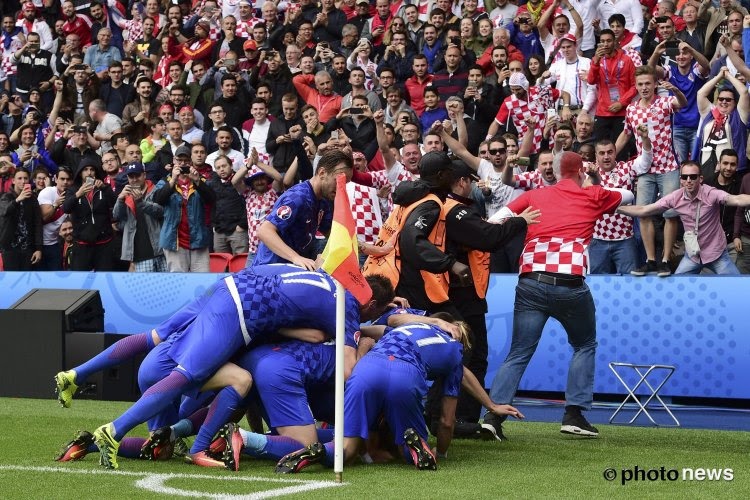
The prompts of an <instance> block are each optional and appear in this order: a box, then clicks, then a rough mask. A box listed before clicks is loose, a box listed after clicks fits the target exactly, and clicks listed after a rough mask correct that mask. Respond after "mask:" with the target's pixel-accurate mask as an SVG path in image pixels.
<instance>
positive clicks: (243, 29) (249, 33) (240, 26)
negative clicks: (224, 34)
mask: <svg viewBox="0 0 750 500" xmlns="http://www.w3.org/2000/svg"><path fill="white" fill-rule="evenodd" d="M260 22H263V19H258V18H257V17H251V18H250V19H248V20H247V21H243V20H241V19H237V28H236V29H235V30H234V34H235V35H236V36H240V37H242V38H247V39H248V40H252V38H253V27H255V25H256V24H258V23H260Z"/></svg>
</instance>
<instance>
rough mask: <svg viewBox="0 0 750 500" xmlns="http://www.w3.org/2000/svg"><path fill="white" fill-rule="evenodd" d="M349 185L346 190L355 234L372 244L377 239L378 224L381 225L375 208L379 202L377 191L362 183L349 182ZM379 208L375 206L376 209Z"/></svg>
mask: <svg viewBox="0 0 750 500" xmlns="http://www.w3.org/2000/svg"><path fill="white" fill-rule="evenodd" d="M351 186H352V187H351V188H349V189H347V191H350V192H351V194H350V196H349V205H350V206H351V209H352V215H353V216H354V224H355V226H356V229H357V236H359V237H361V238H362V239H363V240H364V241H365V243H369V244H371V245H374V244H375V242H376V241H377V240H378V233H380V226H382V225H383V220H382V219H381V218H380V210H376V205H377V204H379V203H380V201H379V198H378V194H377V191H376V190H375V188H373V187H369V186H363V185H362V184H356V183H351ZM379 208H380V207H379V206H377V209H379Z"/></svg>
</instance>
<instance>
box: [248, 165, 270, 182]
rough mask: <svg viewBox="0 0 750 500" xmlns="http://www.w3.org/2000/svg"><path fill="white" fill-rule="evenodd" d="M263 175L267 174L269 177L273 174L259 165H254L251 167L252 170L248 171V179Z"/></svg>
mask: <svg viewBox="0 0 750 500" xmlns="http://www.w3.org/2000/svg"><path fill="white" fill-rule="evenodd" d="M261 175H265V176H266V177H268V178H269V179H270V178H271V176H269V175H268V174H267V173H265V172H264V171H262V170H261V169H260V168H259V167H258V166H257V165H253V168H251V169H250V171H249V172H248V173H247V180H248V181H252V180H253V179H255V178H256V177H260V176H261Z"/></svg>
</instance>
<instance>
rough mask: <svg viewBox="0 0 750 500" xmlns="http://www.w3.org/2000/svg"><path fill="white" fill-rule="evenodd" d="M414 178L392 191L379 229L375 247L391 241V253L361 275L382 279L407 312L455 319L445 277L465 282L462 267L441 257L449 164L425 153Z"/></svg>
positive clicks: (448, 257)
mask: <svg viewBox="0 0 750 500" xmlns="http://www.w3.org/2000/svg"><path fill="white" fill-rule="evenodd" d="M419 175H420V179H419V180H418V181H414V182H402V183H401V184H399V186H398V188H396V191H395V192H394V193H393V202H394V203H395V204H396V205H398V206H396V207H395V208H394V210H393V212H391V215H390V216H389V217H388V220H387V221H385V222H384V223H383V226H382V227H381V229H380V233H379V235H378V241H377V243H376V246H383V245H384V244H386V243H387V242H389V241H391V239H392V238H394V237H395V238H396V241H395V242H394V247H395V248H394V250H393V251H392V252H390V253H389V254H386V255H384V256H381V257H372V256H371V257H368V259H367V261H366V262H365V265H364V268H363V273H364V274H365V276H368V275H370V274H382V275H384V276H386V277H388V278H389V279H390V280H391V283H392V284H393V286H394V288H395V289H396V294H397V295H398V296H399V297H404V298H406V299H407V300H408V301H409V303H410V304H411V307H413V308H416V309H424V310H426V311H428V312H430V313H434V312H438V311H446V312H450V313H452V314H454V315H456V316H457V311H456V309H455V307H453V305H451V303H450V301H449V299H448V271H451V273H453V275H452V279H454V280H464V282H465V283H467V284H468V283H470V282H469V281H466V280H468V277H469V268H468V266H466V265H465V264H462V263H460V262H457V261H456V258H455V257H453V256H451V255H449V254H447V253H445V242H446V238H445V212H444V210H443V202H444V201H445V198H446V196H447V194H448V191H449V190H450V186H451V184H452V182H453V174H452V171H451V160H450V158H448V155H446V154H445V153H444V152H442V151H440V152H438V151H432V152H430V153H427V154H426V155H424V156H423V157H422V160H421V161H420V162H419Z"/></svg>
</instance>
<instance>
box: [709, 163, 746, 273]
mask: <svg viewBox="0 0 750 500" xmlns="http://www.w3.org/2000/svg"><path fill="white" fill-rule="evenodd" d="M738 163H739V159H738V155H737V151H735V150H733V149H725V150H724V151H722V153H721V157H719V165H718V166H719V171H718V172H716V174H715V175H713V176H712V177H711V178H709V179H708V180H707V181H706V183H705V184H706V185H707V186H711V187H715V188H716V189H720V190H722V191H724V192H726V193H728V194H740V188H741V185H742V179H743V177H744V175H742V174H738V173H737V164H738ZM735 212H737V208H736V207H731V206H727V205H723V206H722V207H721V214H720V215H721V227H722V228H723V229H724V234H725V235H726V237H727V251H728V252H729V258H730V259H732V262H734V263H737V248H736V247H735V245H734V219H735Z"/></svg>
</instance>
